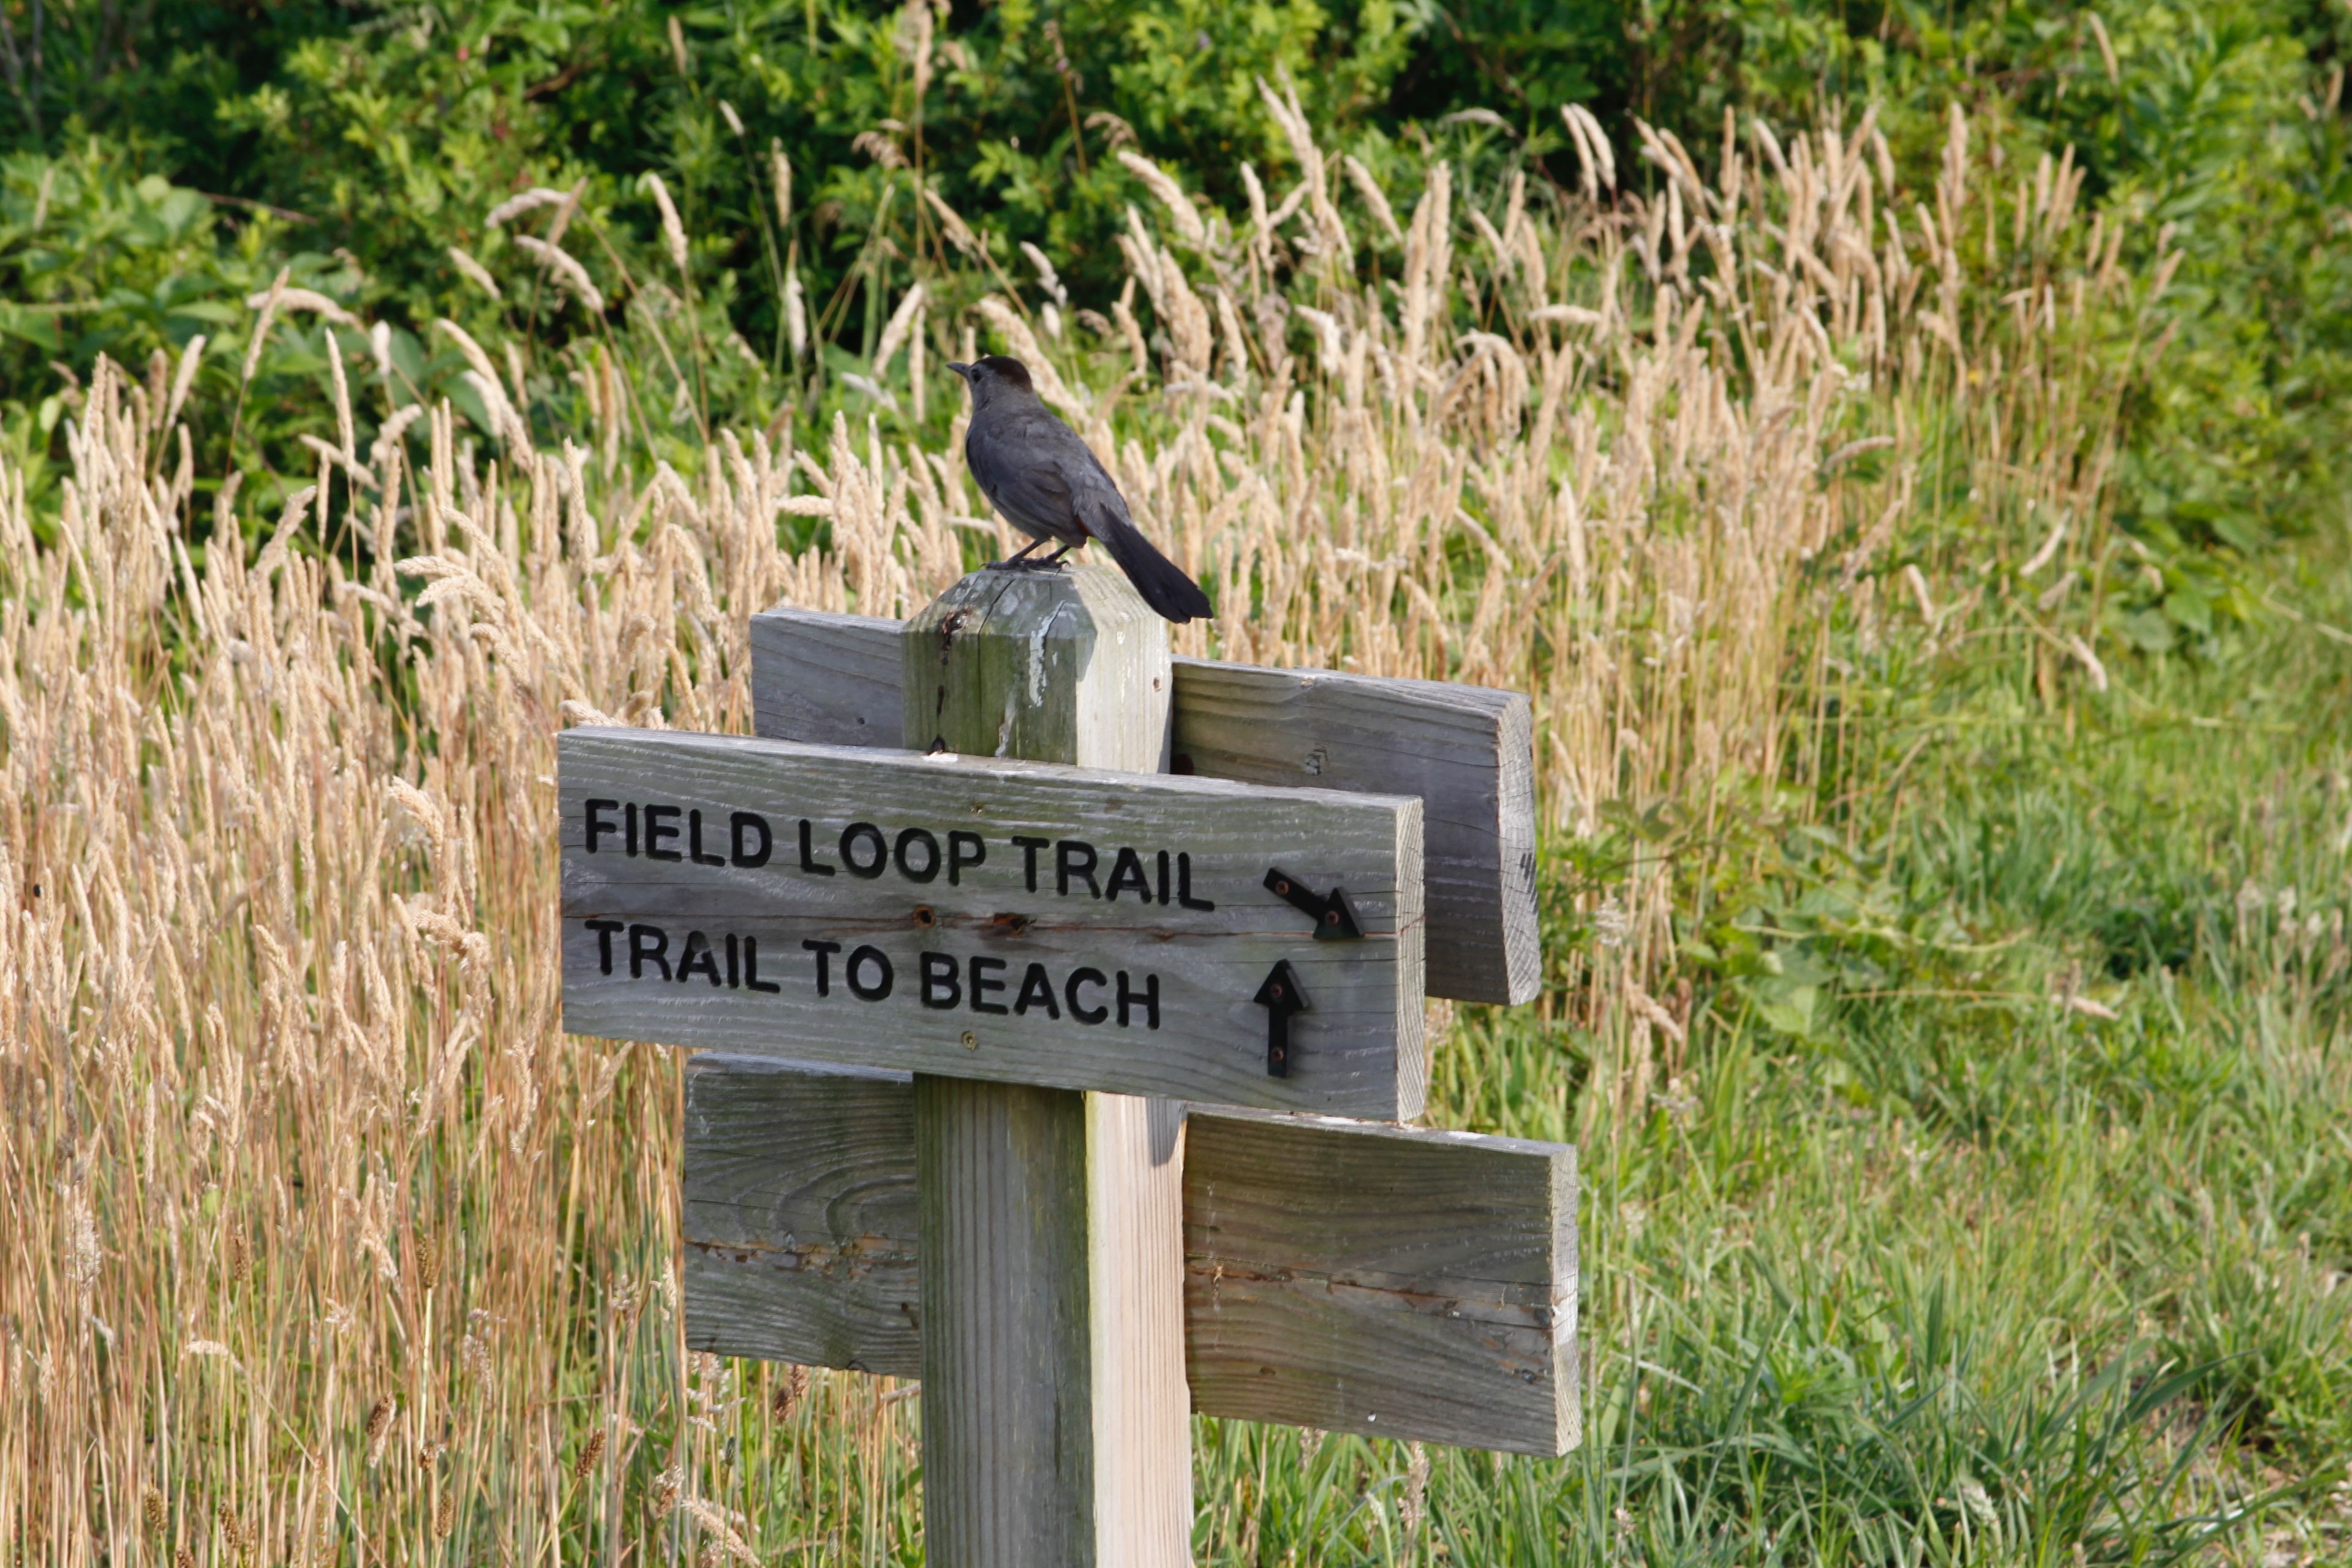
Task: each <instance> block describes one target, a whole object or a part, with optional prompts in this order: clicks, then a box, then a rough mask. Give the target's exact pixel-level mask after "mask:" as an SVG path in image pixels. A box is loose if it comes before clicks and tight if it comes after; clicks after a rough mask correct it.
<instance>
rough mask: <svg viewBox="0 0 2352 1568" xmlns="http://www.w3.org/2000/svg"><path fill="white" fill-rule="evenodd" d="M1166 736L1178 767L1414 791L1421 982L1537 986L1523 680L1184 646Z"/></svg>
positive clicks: (1494, 995)
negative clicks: (1480, 679)
mask: <svg viewBox="0 0 2352 1568" xmlns="http://www.w3.org/2000/svg"><path fill="white" fill-rule="evenodd" d="M1173 744H1174V749H1175V763H1174V765H1175V769H1176V771H1177V772H1178V773H1187V772H1191V773H1199V774H1202V776H1204V777H1208V778H1221V779H1244V780H1247V781H1248V782H1250V783H1252V784H1293V785H1308V786H1313V787H1315V788H1318V789H1340V790H1366V791H1372V792H1376V793H1378V794H1381V795H1414V796H1417V797H1418V798H1419V799H1420V800H1421V801H1422V803H1423V813H1422V835H1423V837H1422V889H1423V892H1422V897H1423V905H1424V907H1425V908H1426V909H1427V910H1428V911H1429V916H1428V918H1429V928H1428V933H1427V936H1426V938H1425V939H1424V948H1423V962H1424V963H1426V965H1427V966H1428V972H1429V977H1430V979H1429V991H1430V994H1432V995H1433V996H1450V997H1453V998H1454V999H1455V1000H1457V1001H1463V1002H1498V1003H1513V1004H1516V1003H1520V1002H1528V1001H1532V1000H1533V999H1534V998H1535V994H1536V992H1537V990H1538V988H1539V986H1540V985H1541V984H1542V980H1543V973H1542V953H1541V949H1540V945H1539V942H1538V931H1537V926H1536V814H1535V721H1534V718H1533V715H1532V712H1531V710H1530V709H1529V706H1528V700H1527V698H1526V696H1525V695H1523V694H1522V693H1520V692H1517V691H1497V690H1494V689H1489V688H1486V687H1483V686H1454V685H1447V684H1444V683H1442V682H1439V681H1433V680H1384V679H1373V678H1370V677H1368V676H1361V675H1348V674H1343V673H1339V672H1335V671H1332V670H1322V669H1265V668H1259V667H1257V666H1255V665H1247V664H1225V663H1222V662H1219V661H1217V660H1213V659H1199V658H1180V659H1178V660H1177V661H1176V719H1175V737H1174V742H1173Z"/></svg>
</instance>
